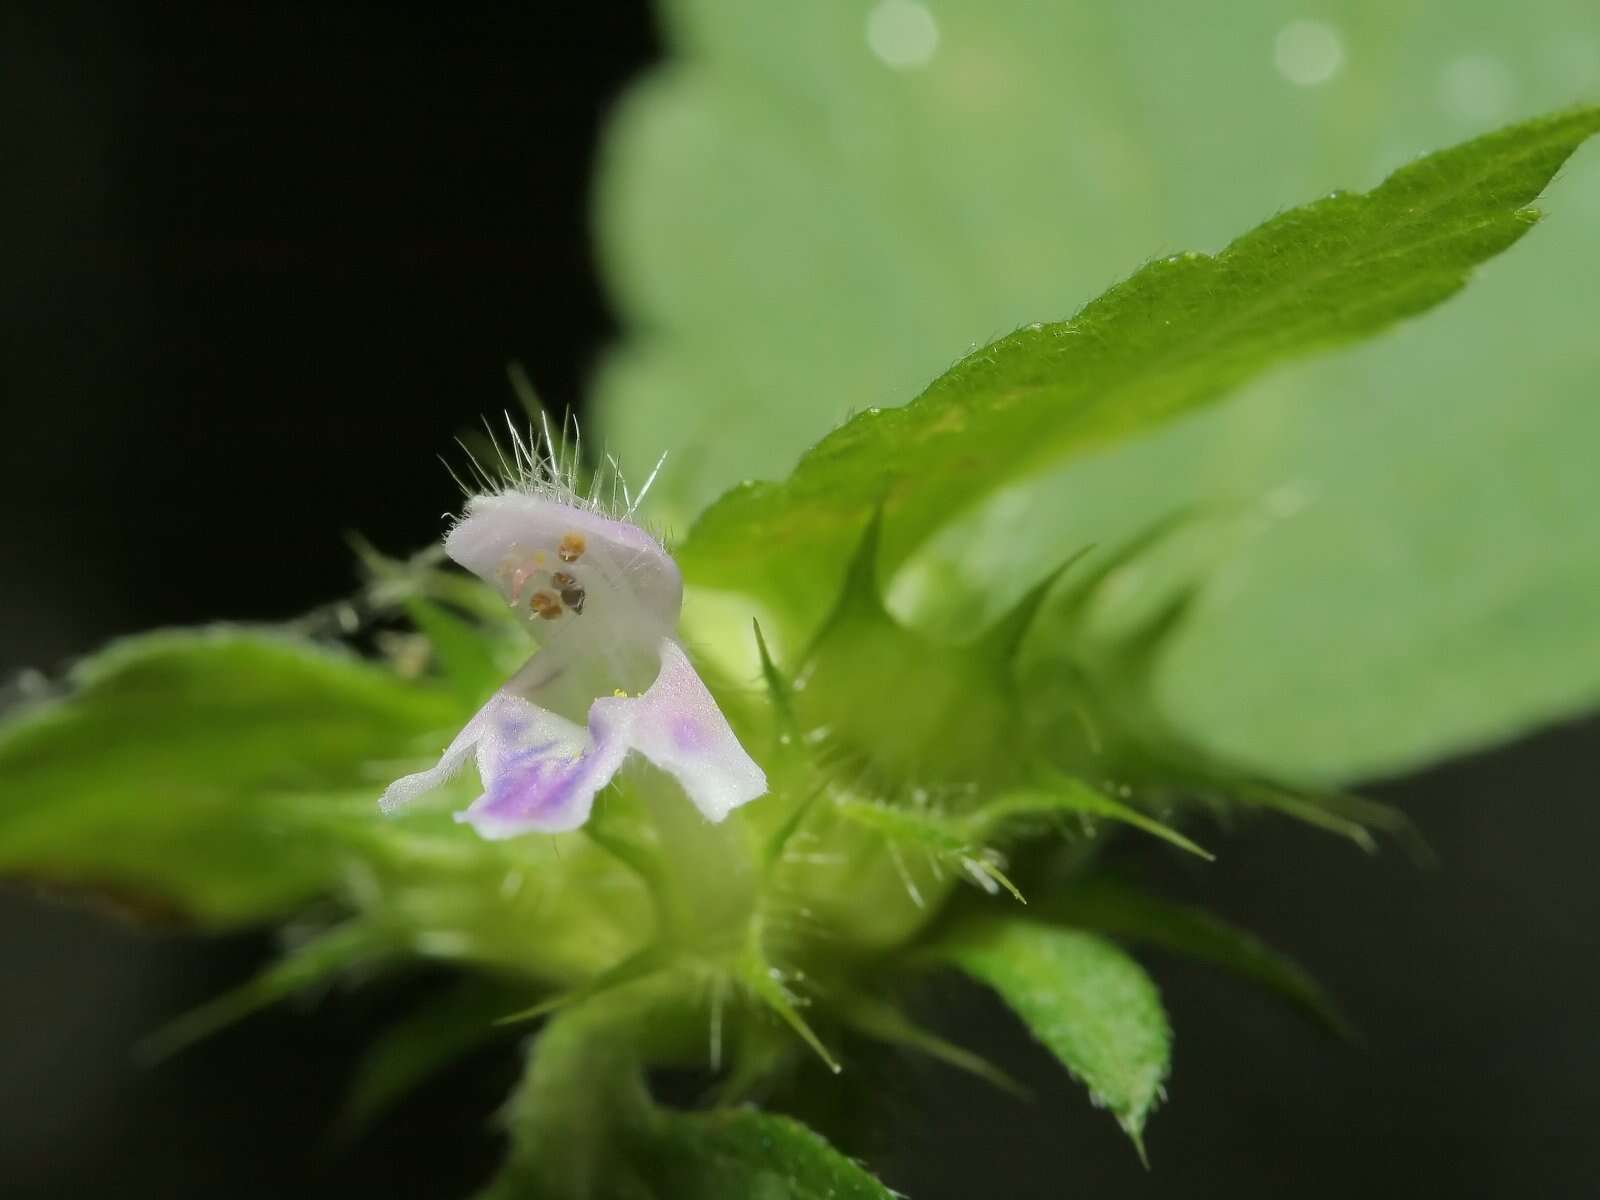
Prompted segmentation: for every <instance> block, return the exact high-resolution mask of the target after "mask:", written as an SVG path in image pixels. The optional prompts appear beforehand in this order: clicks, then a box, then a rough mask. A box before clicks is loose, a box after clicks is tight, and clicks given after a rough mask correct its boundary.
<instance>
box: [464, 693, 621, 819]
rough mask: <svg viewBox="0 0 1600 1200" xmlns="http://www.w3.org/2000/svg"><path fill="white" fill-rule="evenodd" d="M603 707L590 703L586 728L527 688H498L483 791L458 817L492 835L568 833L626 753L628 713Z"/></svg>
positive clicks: (486, 737)
mask: <svg viewBox="0 0 1600 1200" xmlns="http://www.w3.org/2000/svg"><path fill="white" fill-rule="evenodd" d="M491 703H494V702H491ZM599 707H600V706H599V705H598V704H597V705H595V706H594V708H592V709H591V710H590V713H589V723H588V728H587V729H584V728H582V727H580V726H578V725H575V724H573V723H572V722H571V721H569V720H567V719H566V718H565V717H561V716H558V715H556V714H555V713H553V712H550V711H549V710H547V709H543V708H540V707H539V706H538V705H536V704H532V703H529V702H528V701H527V700H525V699H523V698H522V697H521V696H516V695H511V694H508V693H500V696H499V702H498V703H497V704H496V705H495V711H494V714H493V715H492V717H491V718H490V719H489V720H488V721H487V722H485V724H484V726H483V728H482V731H481V735H480V740H479V742H478V776H479V778H480V779H481V780H482V781H483V789H484V790H483V795H481V796H479V797H478V798H477V800H475V801H473V803H472V806H471V807H470V808H468V809H467V810H466V811H465V812H461V813H457V814H456V820H458V821H465V822H467V823H468V824H470V825H471V826H472V827H473V828H474V829H476V830H477V831H478V832H479V833H480V834H482V835H483V836H484V837H486V838H507V837H516V836H517V835H518V834H523V833H535V832H537V833H562V832H565V831H566V830H569V829H576V828H578V826H580V825H582V824H583V823H584V822H585V821H587V820H588V819H589V811H590V809H591V808H592V807H593V806H594V797H595V793H596V792H598V791H599V790H600V789H601V788H603V787H604V786H605V785H606V784H607V783H609V782H611V777H612V776H613V775H615V774H616V773H617V768H619V767H620V766H621V765H622V761H623V759H624V758H626V757H627V753H628V741H627V721H626V719H624V720H621V721H619V720H617V719H615V717H614V716H613V715H612V714H609V713H606V712H602V711H599ZM621 715H622V716H623V717H624V718H626V717H627V716H628V715H629V714H626V713H624V714H621Z"/></svg>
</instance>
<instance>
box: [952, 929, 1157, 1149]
mask: <svg viewBox="0 0 1600 1200" xmlns="http://www.w3.org/2000/svg"><path fill="white" fill-rule="evenodd" d="M929 953H930V955H931V956H932V957H933V958H935V959H936V960H939V961H943V962H947V963H950V964H951V965H953V966H955V967H958V968H960V969H961V970H962V971H963V972H965V973H966V974H968V975H970V976H972V977H973V978H974V979H976V980H978V981H979V982H980V983H984V984H987V985H988V986H989V987H991V988H993V989H994V990H995V991H996V992H997V993H999V995H1000V998H1001V999H1002V1000H1004V1001H1005V1002H1006V1003H1007V1004H1008V1005H1009V1006H1010V1007H1011V1009H1012V1010H1013V1011H1014V1012H1015V1013H1016V1014H1017V1016H1019V1017H1021V1018H1022V1021H1023V1023H1024V1024H1026V1025H1027V1026H1028V1028H1029V1029H1030V1030H1031V1031H1032V1032H1033V1035H1034V1037H1036V1038H1038V1039H1039V1041H1041V1042H1042V1043H1044V1045H1045V1047H1046V1048H1047V1049H1048V1050H1049V1051H1050V1052H1051V1053H1052V1054H1054V1055H1055V1056H1056V1058H1057V1059H1059V1060H1060V1062H1061V1063H1062V1065H1063V1066H1065V1067H1066V1068H1067V1070H1069V1071H1070V1072H1072V1074H1073V1076H1074V1077H1075V1078H1077V1079H1078V1080H1079V1081H1081V1082H1082V1083H1083V1085H1084V1086H1085V1087H1087V1088H1088V1089H1089V1092H1090V1094H1091V1095H1092V1096H1093V1097H1094V1099H1095V1101H1096V1102H1097V1103H1100V1104H1104V1105H1105V1106H1106V1107H1107V1108H1108V1109H1110V1110H1111V1112H1112V1114H1113V1115H1114V1116H1115V1117H1116V1118H1117V1122H1118V1124H1120V1125H1121V1126H1122V1128H1123V1129H1124V1131H1126V1132H1127V1134H1128V1136H1129V1137H1131V1138H1132V1139H1133V1140H1134V1143H1135V1145H1137V1146H1139V1147H1140V1153H1141V1154H1142V1153H1143V1141H1142V1138H1143V1133H1144V1124H1145V1119H1146V1117H1148V1116H1149V1114H1150V1111H1151V1109H1152V1108H1153V1107H1154V1106H1155V1104H1156V1102H1157V1100H1158V1099H1159V1098H1160V1096H1161V1084H1162V1081H1163V1080H1164V1079H1165V1078H1166V1076H1167V1069H1168V1065H1169V1060H1170V1058H1171V1052H1172V1031H1171V1029H1170V1028H1169V1026H1168V1024H1167V1015H1166V1013H1165V1012H1164V1011H1163V1009H1162V1007H1161V998H1160V996H1159V995H1158V994H1157V992H1156V987H1155V984H1154V983H1152V982H1151V981H1150V977H1149V976H1148V975H1146V974H1145V972H1144V969H1143V968H1142V967H1140V966H1139V964H1138V963H1136V962H1134V961H1133V959H1131V958H1129V957H1128V956H1127V955H1126V954H1124V953H1123V952H1122V951H1121V950H1119V949H1117V947H1116V946H1114V945H1112V944H1111V943H1110V942H1107V941H1105V940H1104V939H1102V938H1099V937H1096V936H1095V935H1094V934H1091V933H1084V932H1081V931H1079V930H1076V929H1062V928H1059V927H1056V926H1050V925H1041V924H1038V923H1035V922H1032V921H1026V920H1020V919H1017V918H984V917H977V918H969V919H967V920H965V921H962V922H960V923H959V924H957V925H956V926H955V927H954V928H953V929H952V930H951V931H950V933H949V934H947V935H946V936H945V937H944V938H943V939H941V940H940V941H939V942H938V943H937V944H935V945H934V946H932V947H931V948H930V951H929Z"/></svg>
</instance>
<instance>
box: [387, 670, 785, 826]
mask: <svg viewBox="0 0 1600 1200" xmlns="http://www.w3.org/2000/svg"><path fill="white" fill-rule="evenodd" d="M657 653H658V657H659V662H660V669H659V671H658V673H657V674H656V678H655V682H653V683H652V684H651V685H650V687H649V688H648V689H646V690H645V692H644V694H643V695H640V696H633V697H629V696H626V695H616V696H605V697H601V698H600V699H598V700H595V701H594V703H592V704H591V705H590V706H589V713H588V721H587V725H586V726H580V725H578V724H577V723H575V722H573V721H570V720H568V719H567V718H566V717H564V716H561V715H560V714H559V713H556V712H553V711H552V710H550V709H548V708H545V707H543V706H541V705H539V704H536V703H534V702H533V701H532V700H531V699H529V694H538V695H540V697H541V699H543V698H545V697H544V695H543V693H544V692H545V691H546V690H547V689H549V688H550V685H552V684H555V683H558V682H560V681H561V680H563V678H564V676H563V672H564V670H565V669H566V667H565V665H564V663H563V661H562V656H561V655H560V654H559V653H554V652H552V651H549V650H545V651H540V652H539V653H538V654H536V655H534V656H533V658H531V659H529V661H528V663H527V665H526V666H524V667H523V669H522V670H521V671H519V672H518V673H517V674H516V676H514V677H513V678H512V680H511V682H510V683H508V684H507V685H506V686H505V687H504V688H501V689H500V690H499V691H498V692H496V693H495V694H494V695H493V696H491V697H490V698H489V700H488V702H487V703H486V704H484V706H483V707H482V708H481V709H479V710H478V712H477V713H476V715H474V716H473V718H472V719H471V720H470V721H468V722H467V724H466V726H465V727H463V729H462V730H461V732H460V733H459V734H457V735H456V738H455V740H454V741H453V742H451V743H450V745H449V747H448V748H447V749H446V750H445V752H444V754H443V756H442V757H441V758H440V759H439V762H438V763H437V764H436V765H435V766H433V767H431V768H430V769H429V770H426V771H421V772H418V773H417V774H415V775H407V776H406V777H405V778H403V779H398V780H396V781H395V782H394V783H392V784H390V785H389V788H388V790H387V791H385V792H384V794H383V799H382V801H381V803H382V806H383V809H384V811H385V812H392V811H394V810H395V809H396V808H398V807H400V806H401V805H402V804H404V803H406V802H407V801H409V800H412V799H414V798H415V797H417V796H420V795H421V794H423V793H424V792H428V791H431V790H433V789H434V788H436V787H439V786H440V785H441V784H443V783H444V782H445V781H446V780H447V779H449V778H450V776H452V775H453V774H455V772H456V771H457V770H459V769H460V767H461V765H462V764H463V763H464V762H466V759H467V756H468V755H469V754H471V753H472V752H473V751H474V750H476V752H477V765H478V778H479V779H480V780H481V782H482V785H483V794H482V795H480V796H479V797H478V798H477V799H476V800H474V801H473V802H472V804H471V805H470V806H469V807H468V808H467V809H466V810H465V811H464V812H460V813H457V814H456V820H458V821H464V822H466V823H467V824H470V825H471V826H472V827H473V828H474V829H476V830H477V831H478V832H479V833H480V834H481V835H482V836H484V837H486V838H491V839H498V838H508V837H516V836H517V835H519V834H524V833H562V832H565V831H567V830H570V829H576V828H578V827H579V826H580V825H582V824H583V823H584V822H585V821H587V820H588V819H589V813H590V810H591V809H592V808H593V807H594V798H595V794H596V793H597V792H599V790H600V789H601V788H603V787H605V785H606V784H608V783H609V782H611V779H612V777H613V776H615V775H616V773H617V771H618V770H619V769H620V768H621V766H622V764H623V762H624V760H626V758H627V756H628V753H629V751H632V750H637V751H638V752H639V753H640V754H642V755H643V756H644V757H645V758H646V759H648V760H649V761H650V762H651V763H653V764H654V765H655V766H657V767H659V768H660V769H661V770H663V771H665V772H667V773H668V774H669V775H671V776H672V777H673V778H674V779H676V780H677V781H678V783H679V784H680V785H681V786H682V788H683V790H684V792H685V793H686V794H687V795H688V797H689V799H690V800H691V801H692V802H693V803H694V805H695V807H696V808H698V809H699V810H700V811H701V813H702V814H704V815H705V817H706V819H707V820H711V821H720V820H722V819H723V818H724V817H726V816H727V815H728V814H729V813H730V812H732V811H733V810H734V809H735V808H737V807H738V806H739V805H741V804H744V803H746V802H748V801H750V800H754V799H755V798H756V797H757V796H760V795H762V794H763V793H765V792H766V790H767V777H766V775H765V774H764V773H763V772H762V770H761V768H760V767H759V766H757V765H756V764H755V762H754V761H753V760H752V759H751V758H750V756H749V755H748V754H746V753H745V751H744V747H743V746H741V745H740V744H739V739H738V738H737V737H735V736H734V732H733V730H732V729H731V728H730V727H729V725H728V722H727V719H726V718H725V717H724V716H723V715H722V712H721V710H720V709H718V708H717V702H716V701H715V700H714V699H713V698H712V696H711V693H710V692H709V691H707V690H706V685H705V684H704V683H703V682H701V679H700V676H699V675H697V674H696V673H695V669H694V666H693V664H691V663H690V662H689V659H688V656H687V655H685V654H684V652H683V649H682V647H680V646H679V645H678V644H677V643H676V642H675V641H673V640H672V639H671V638H662V639H661V642H660V644H659V646H658V648H657ZM513 689H518V690H513ZM519 691H524V692H526V693H527V694H519Z"/></svg>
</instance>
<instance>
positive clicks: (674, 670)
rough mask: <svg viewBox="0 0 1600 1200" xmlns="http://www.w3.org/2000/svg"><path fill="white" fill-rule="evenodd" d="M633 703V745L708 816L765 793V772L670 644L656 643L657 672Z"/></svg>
mask: <svg viewBox="0 0 1600 1200" xmlns="http://www.w3.org/2000/svg"><path fill="white" fill-rule="evenodd" d="M635 704H636V705H637V708H636V711H635V715H634V722H633V732H632V738H631V741H632V743H633V748H634V749H635V750H637V751H638V752H639V753H640V754H642V755H644V756H645V757H646V758H647V759H649V760H650V761H651V762H652V763H654V764H655V765H656V766H657V767H659V768H661V769H662V770H663V771H666V772H667V773H668V774H670V775H672V776H673V777H674V778H676V779H677V781H678V782H679V783H680V784H681V785H682V786H683V790H684V791H685V792H686V793H687V794H688V796H689V799H690V800H691V801H693V802H694V805H695V807H696V808H698V809H699V810H700V811H701V812H702V813H703V814H705V816H706V818H707V819H708V820H712V821H720V820H722V818H724V817H726V816H727V815H728V814H729V813H730V812H732V811H733V810H734V809H735V808H738V807H739V806H740V805H741V804H745V803H748V802H749V801H751V800H754V799H755V798H756V797H757V796H760V795H763V794H764V793H765V792H766V790H767V777H766V775H765V774H764V773H763V772H762V770H761V768H760V767H759V766H757V765H756V764H755V762H754V761H753V760H752V759H751V758H750V756H749V755H748V754H746V753H745V752H744V747H743V746H741V745H740V744H739V739H738V738H737V737H735V736H734V733H733V730H732V729H730V728H729V727H728V721H727V718H726V717H724V716H723V715H722V710H721V709H719V708H718V707H717V702H716V701H715V700H714V699H712V697H711V693H710V692H708V691H707V690H706V685H705V684H704V683H702V682H701V680H700V676H699V675H697V674H695V670H694V667H693V665H692V664H691V663H690V662H689V659H688V656H687V655H685V654H684V652H683V650H682V649H681V648H680V647H679V646H678V644H677V643H676V642H673V641H663V642H662V643H661V674H660V675H659V676H657V677H656V681H655V683H653V684H652V685H651V686H650V690H649V691H647V692H645V694H644V695H643V696H641V697H639V699H638V700H637V701H635ZM686 734H687V735H689V736H685V735H686Z"/></svg>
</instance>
